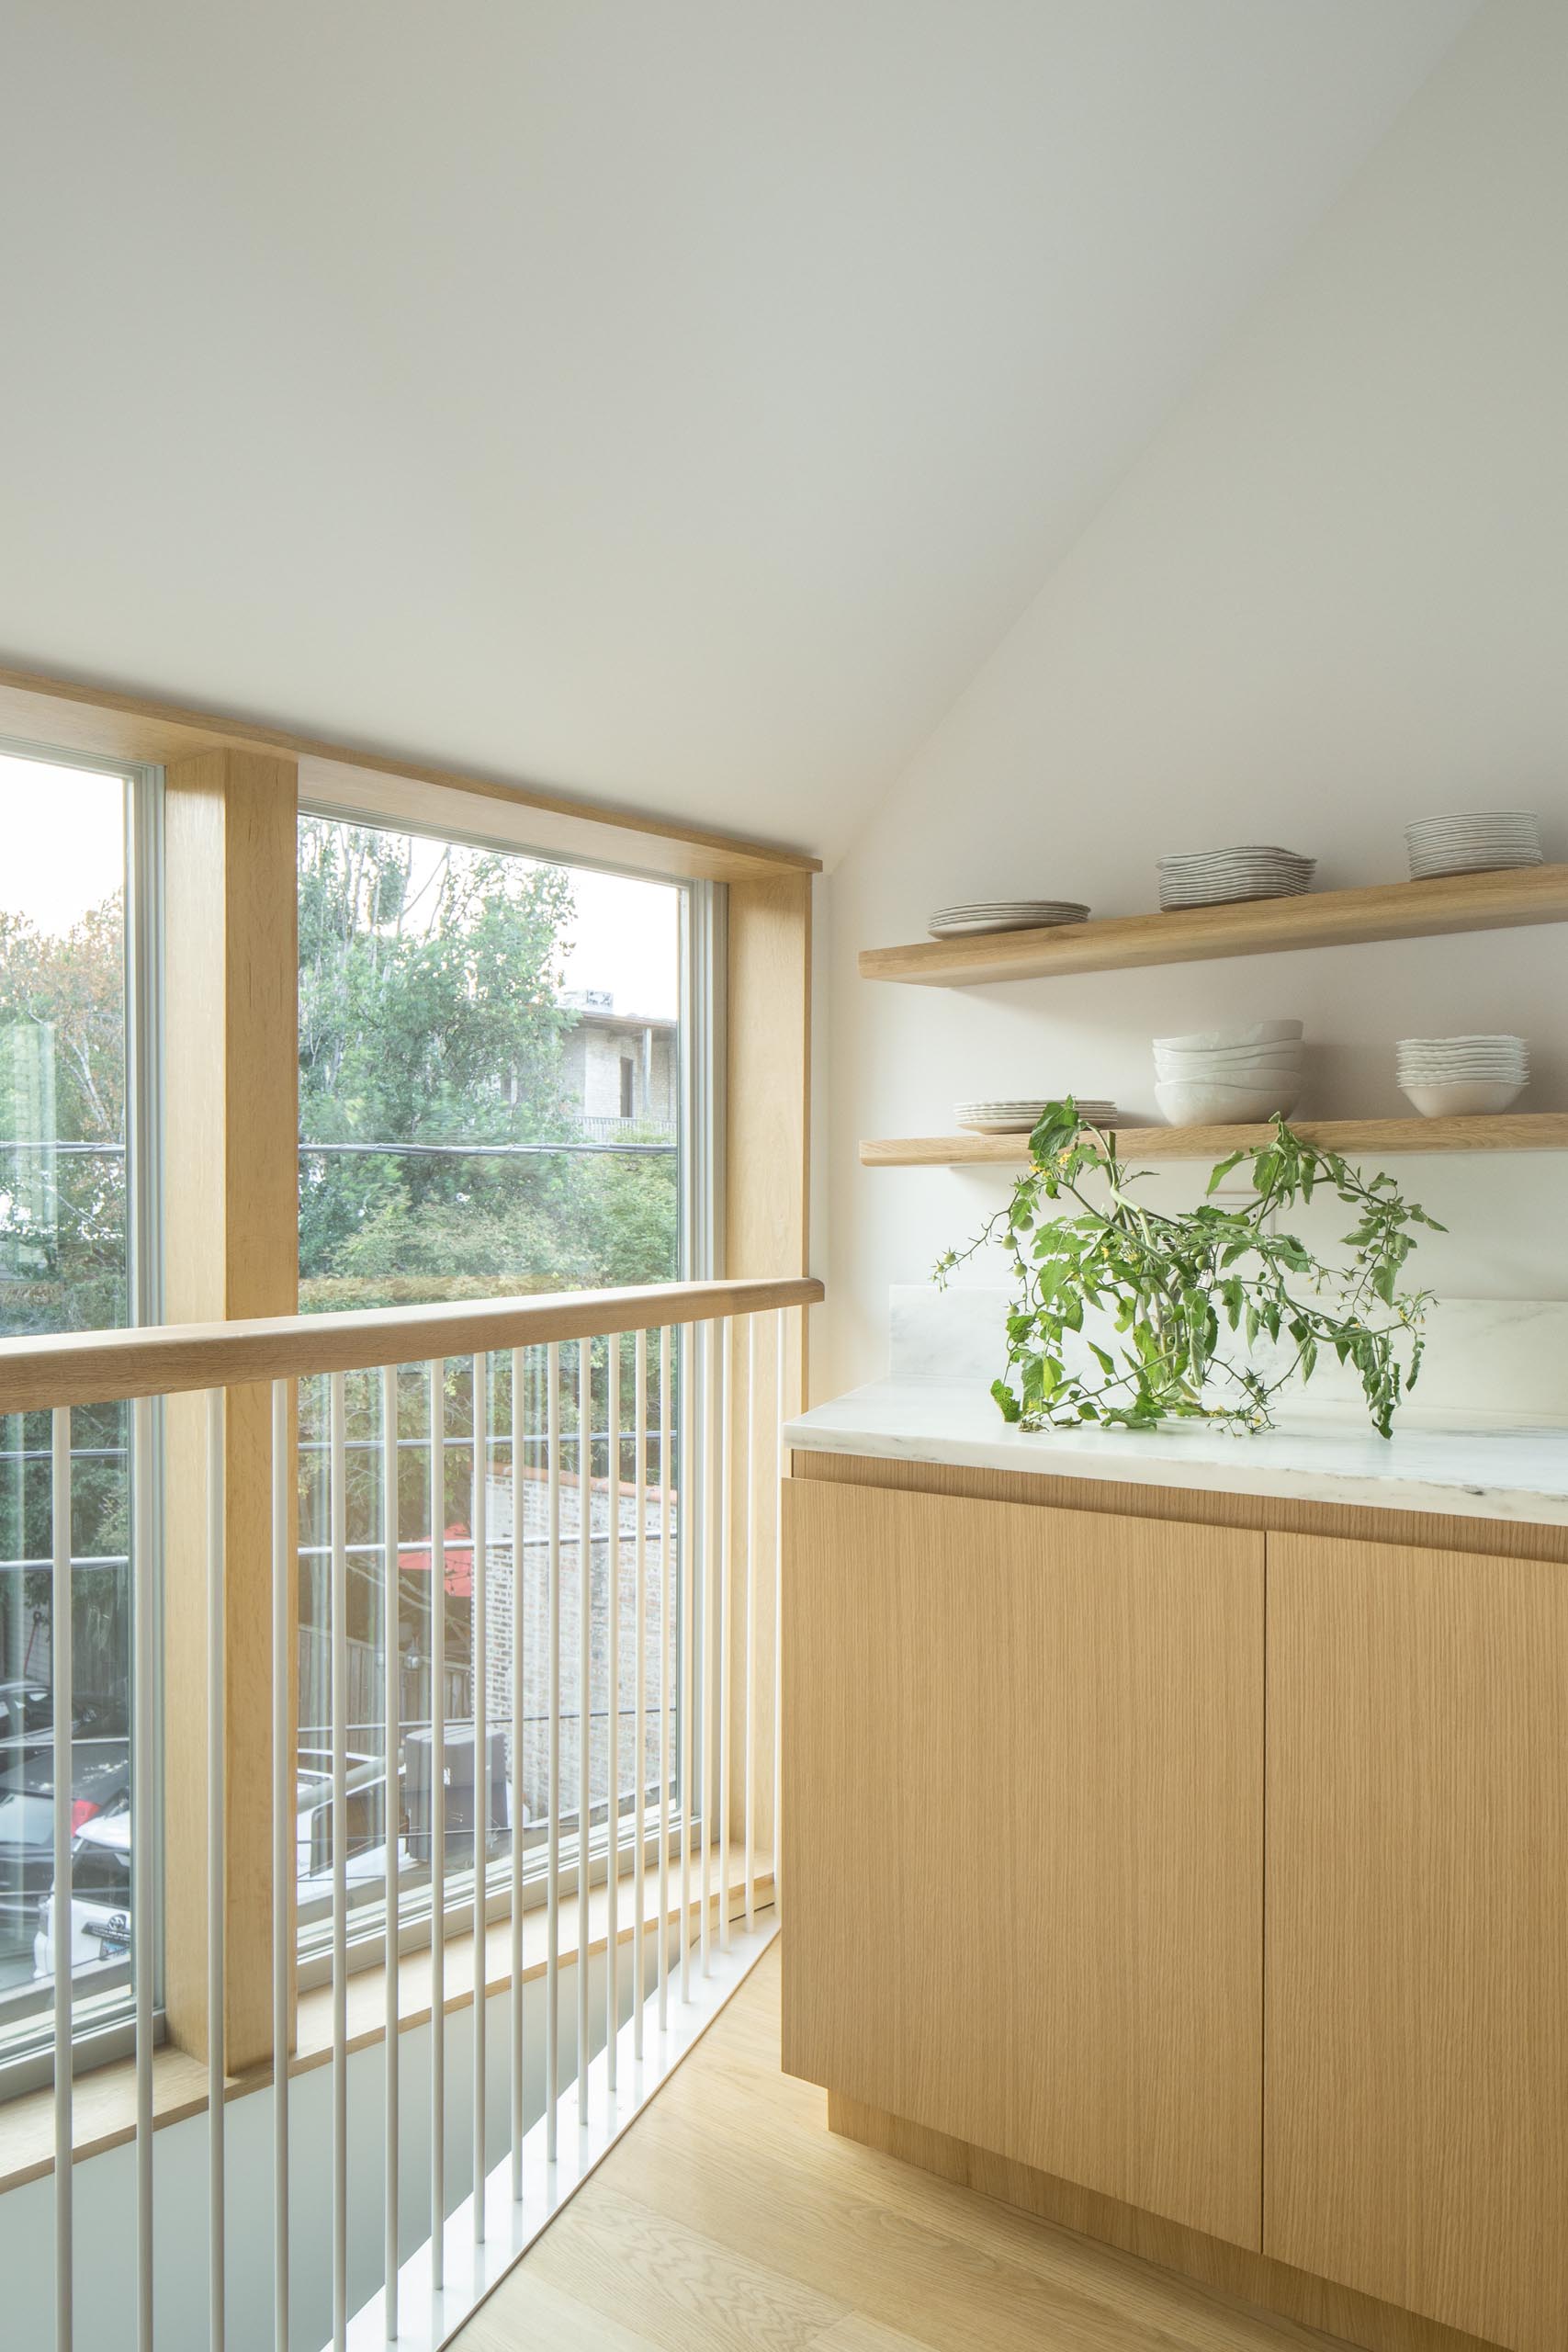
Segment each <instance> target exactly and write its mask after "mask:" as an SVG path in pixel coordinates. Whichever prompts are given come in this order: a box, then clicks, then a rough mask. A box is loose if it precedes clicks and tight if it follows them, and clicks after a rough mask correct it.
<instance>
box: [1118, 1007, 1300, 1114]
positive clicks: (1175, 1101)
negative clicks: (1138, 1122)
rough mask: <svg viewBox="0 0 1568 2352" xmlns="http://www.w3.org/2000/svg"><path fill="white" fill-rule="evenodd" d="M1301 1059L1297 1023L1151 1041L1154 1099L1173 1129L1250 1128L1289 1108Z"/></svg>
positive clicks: (1267, 1023) (1272, 1023)
mask: <svg viewBox="0 0 1568 2352" xmlns="http://www.w3.org/2000/svg"><path fill="white" fill-rule="evenodd" d="M1305 1055H1306V1047H1305V1046H1303V1043H1302V1024H1301V1023H1300V1022H1299V1021H1255V1022H1254V1023H1252V1025H1251V1026H1250V1027H1249V1028H1246V1029H1200V1030H1197V1031H1195V1032H1194V1033H1193V1034H1192V1035H1190V1036H1186V1037H1156V1039H1155V1076H1156V1079H1157V1080H1158V1081H1159V1083H1158V1084H1157V1085H1156V1088H1155V1100H1156V1102H1157V1103H1158V1104H1159V1107H1160V1109H1161V1111H1162V1112H1163V1113H1164V1114H1165V1117H1166V1120H1167V1122H1168V1125H1171V1126H1173V1127H1211V1126H1213V1127H1230V1126H1250V1125H1255V1124H1256V1123H1257V1122H1258V1120H1260V1119H1271V1118H1272V1117H1273V1115H1274V1114H1275V1112H1276V1111H1278V1112H1279V1113H1280V1114H1281V1116H1283V1115H1284V1114H1286V1113H1288V1112H1289V1111H1290V1110H1292V1107H1293V1106H1294V1103H1295V1100H1296V1097H1297V1095H1298V1094H1299V1093H1300V1092H1301V1091H1302V1071H1303V1063H1304V1059H1305Z"/></svg>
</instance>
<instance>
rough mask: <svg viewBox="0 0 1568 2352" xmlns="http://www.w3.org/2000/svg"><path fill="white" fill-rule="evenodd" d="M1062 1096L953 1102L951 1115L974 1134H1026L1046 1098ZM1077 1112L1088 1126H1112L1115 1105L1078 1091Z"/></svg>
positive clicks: (1049, 1099)
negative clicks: (992, 1101)
mask: <svg viewBox="0 0 1568 2352" xmlns="http://www.w3.org/2000/svg"><path fill="white" fill-rule="evenodd" d="M1062 1099H1063V1098H1062V1096H1061V1095H1059V1094H1057V1095H1046V1094H1039V1095H1032V1096H1031V1097H1030V1098H1029V1099H1028V1101H1026V1102H1004V1103H954V1104H953V1117H954V1119H955V1120H956V1121H957V1123H958V1125H960V1126H961V1127H967V1128H968V1129H969V1131H970V1133H971V1134H972V1135H977V1136H1026V1135H1029V1134H1030V1133H1031V1132H1032V1130H1033V1129H1034V1128H1035V1127H1037V1126H1038V1125H1039V1124H1040V1114H1041V1113H1042V1111H1043V1109H1044V1108H1045V1105H1046V1103H1048V1102H1057V1103H1059V1102H1061V1101H1062ZM1076 1100H1077V1106H1078V1116H1079V1118H1080V1119H1086V1120H1088V1122H1089V1125H1091V1126H1096V1127H1106V1126H1113V1125H1115V1122H1116V1105H1115V1103H1106V1102H1104V1101H1101V1100H1100V1099H1098V1098H1096V1097H1094V1096H1091V1095H1088V1094H1080V1095H1078V1096H1077V1098H1076Z"/></svg>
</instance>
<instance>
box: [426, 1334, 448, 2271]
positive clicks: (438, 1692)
mask: <svg viewBox="0 0 1568 2352" xmlns="http://www.w3.org/2000/svg"><path fill="white" fill-rule="evenodd" d="M430 2283H431V2285H432V2286H433V2287H434V2290H435V2291H436V2293H437V2294H439V2293H440V2292H441V2291H442V2290H443V2288H444V2287H445V2285H446V1364H445V1363H444V1362H443V1361H442V1360H441V1358H440V1357H435V1358H434V1359H433V1361H432V1363H431V1366H430Z"/></svg>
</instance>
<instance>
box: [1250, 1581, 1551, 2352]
mask: <svg viewBox="0 0 1568 2352" xmlns="http://www.w3.org/2000/svg"><path fill="white" fill-rule="evenodd" d="M1565 1693H1568V1572H1565V1571H1564V1570H1563V1569H1562V1568H1561V1567H1551V1566H1541V1565H1540V1564H1538V1563H1535V1562H1530V1561H1519V1560H1505V1559H1490V1558H1484V1557H1476V1556H1474V1555H1461V1554H1455V1553H1447V1552H1428V1551H1416V1550H1406V1549H1405V1548H1404V1547H1403V1546H1399V1545H1393V1544H1350V1543H1331V1542H1328V1541H1326V1540H1325V1539H1322V1538H1314V1537H1305V1536H1289V1537H1284V1536H1273V1535H1271V1536H1270V1537H1269V1849H1268V1851H1269V1871H1268V1920H1267V1936H1268V1960H1267V1980H1268V2002H1267V2016H1268V2076H1267V2079H1268V2103H1267V2104H1268V2115H1267V2136H1266V2143H1265V2159H1264V2180H1265V2195H1264V2250H1265V2252H1266V2253H1268V2254H1270V2255H1275V2256H1278V2257H1279V2258H1280V2260H1281V2261H1284V2262H1292V2263H1295V2264H1297V2265H1299V2266H1300V2267H1301V2268H1303V2270H1315V2271H1318V2272H1320V2273H1322V2274H1323V2275H1325V2276H1326V2277H1327V2278H1337V2279H1341V2280H1343V2281H1344V2283H1345V2284H1346V2285H1347V2286H1350V2287H1356V2288H1359V2289H1360V2290H1361V2291H1362V2292H1363V2293H1364V2294H1369V2295H1377V2296H1381V2297H1382V2299H1383V2300H1384V2301H1388V2302H1392V2303H1398V2304H1402V2305H1404V2307H1405V2308H1406V2309H1407V2310H1411V2311H1416V2312H1422V2313H1424V2314H1425V2315H1427V2316H1428V2317H1430V2318H1433V2319H1438V2320H1443V2321H1446V2322H1448V2323H1449V2324H1450V2325H1451V2326H1454V2327H1459V2328H1463V2329H1465V2330H1467V2331H1468V2332H1470V2333H1471V2334H1472V2335H1480V2336H1484V2337H1486V2338H1487V2339H1488V2340H1490V2341H1492V2342H1495V2343H1498V2344H1503V2345H1509V2346H1517V2347H1519V2352H1562V2347H1563V2346H1564V2345H1565V2344H1568V1703H1565Z"/></svg>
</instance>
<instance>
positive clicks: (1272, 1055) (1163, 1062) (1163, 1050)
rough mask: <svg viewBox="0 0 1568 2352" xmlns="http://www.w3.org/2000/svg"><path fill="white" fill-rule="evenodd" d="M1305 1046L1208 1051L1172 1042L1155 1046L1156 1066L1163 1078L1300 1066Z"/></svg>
mask: <svg viewBox="0 0 1568 2352" xmlns="http://www.w3.org/2000/svg"><path fill="white" fill-rule="evenodd" d="M1305 1058H1306V1048H1305V1046H1292V1045H1290V1044H1288V1043H1287V1044H1284V1045H1280V1046H1216V1047H1215V1048H1214V1050H1213V1053H1209V1054H1183V1053H1178V1052H1176V1051H1174V1050H1173V1049H1172V1047H1170V1046H1156V1047H1155V1068H1156V1069H1157V1070H1158V1071H1159V1073H1160V1075H1161V1077H1162V1078H1164V1077H1170V1078H1189V1077H1190V1078H1217V1079H1221V1080H1224V1078H1225V1077H1226V1076H1227V1075H1228V1073H1229V1072H1230V1071H1232V1070H1253V1069H1257V1070H1265V1069H1270V1070H1272V1069H1301V1067H1302V1064H1303V1061H1304V1060H1305Z"/></svg>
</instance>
